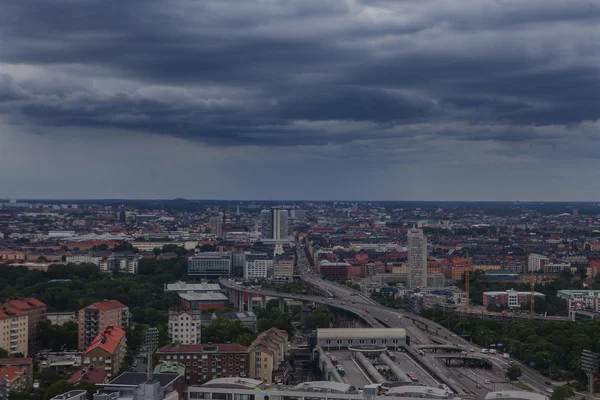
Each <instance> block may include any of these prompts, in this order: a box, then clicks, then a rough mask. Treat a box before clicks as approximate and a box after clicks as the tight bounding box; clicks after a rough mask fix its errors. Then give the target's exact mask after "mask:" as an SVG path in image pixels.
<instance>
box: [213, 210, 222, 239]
mask: <svg viewBox="0 0 600 400" xmlns="http://www.w3.org/2000/svg"><path fill="white" fill-rule="evenodd" d="M210 231H211V233H212V234H213V235H215V236H216V237H223V216H221V215H213V216H212V217H210Z"/></svg>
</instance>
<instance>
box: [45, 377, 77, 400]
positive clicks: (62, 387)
mask: <svg viewBox="0 0 600 400" xmlns="http://www.w3.org/2000/svg"><path fill="white" fill-rule="evenodd" d="M73 389H75V385H74V384H72V383H71V382H69V381H66V380H64V379H61V380H58V381H56V382H54V383H53V384H52V385H50V387H49V388H48V389H46V393H44V400H50V399H51V398H53V397H55V396H58V395H59V394H62V393H66V392H68V391H70V390H73Z"/></svg>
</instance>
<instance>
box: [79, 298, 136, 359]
mask: <svg viewBox="0 0 600 400" xmlns="http://www.w3.org/2000/svg"><path fill="white" fill-rule="evenodd" d="M77 322H78V324H79V350H81V351H85V350H86V349H87V348H88V347H89V346H90V344H91V343H92V341H93V340H94V339H95V338H96V337H97V336H98V334H99V333H100V332H101V331H102V330H104V329H105V328H107V327H109V326H116V327H119V328H121V329H125V328H126V327H127V326H128V325H129V308H128V307H127V306H125V305H123V304H121V303H120V302H118V301H116V300H104V301H99V302H97V303H94V304H91V305H89V306H87V307H86V308H83V309H81V310H79V315H78V321H77Z"/></svg>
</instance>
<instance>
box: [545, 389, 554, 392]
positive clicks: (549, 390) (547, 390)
mask: <svg viewBox="0 0 600 400" xmlns="http://www.w3.org/2000/svg"><path fill="white" fill-rule="evenodd" d="M546 392H548V393H554V390H552V389H550V388H548V389H546Z"/></svg>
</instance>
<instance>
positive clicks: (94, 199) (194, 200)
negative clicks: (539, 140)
mask: <svg viewBox="0 0 600 400" xmlns="http://www.w3.org/2000/svg"><path fill="white" fill-rule="evenodd" d="M0 201H1V202H11V201H15V202H43V201H49V202H59V201H60V202H93V201H101V202H109V201H110V202H113V201H114V202H117V201H125V202H135V201H158V202H160V201H164V202H173V201H188V202H240V203H289V202H298V203H535V204H544V203H553V204H590V203H600V200H302V199H294V200H281V199H280V200H266V199H188V198H183V197H175V198H42V197H40V198H4V199H0Z"/></svg>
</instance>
